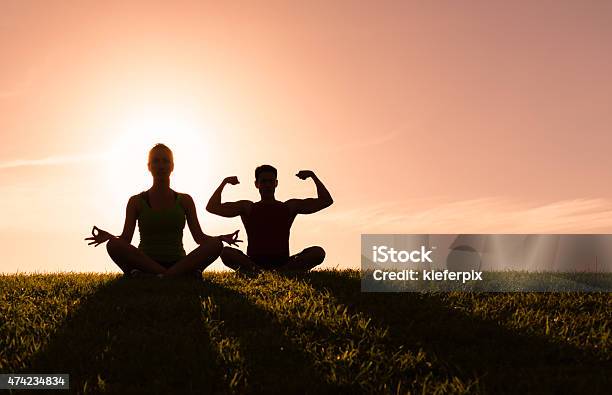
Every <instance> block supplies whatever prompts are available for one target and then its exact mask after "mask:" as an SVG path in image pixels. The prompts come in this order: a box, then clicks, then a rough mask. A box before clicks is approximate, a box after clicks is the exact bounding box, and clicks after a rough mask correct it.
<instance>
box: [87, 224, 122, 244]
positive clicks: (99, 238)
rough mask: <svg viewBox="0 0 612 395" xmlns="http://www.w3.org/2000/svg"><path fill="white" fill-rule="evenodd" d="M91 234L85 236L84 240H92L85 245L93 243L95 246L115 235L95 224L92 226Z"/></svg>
mask: <svg viewBox="0 0 612 395" xmlns="http://www.w3.org/2000/svg"><path fill="white" fill-rule="evenodd" d="M91 235H92V236H93V237H87V238H85V240H93V241H92V242H91V243H87V245H92V244H95V247H97V246H99V245H100V244H102V243H104V242H105V241H108V240H110V239H112V238H113V237H115V236H113V235H111V234H110V233H108V232H107V231H105V230H102V229H100V228H98V227H97V226H94V227H93V228H92V229H91Z"/></svg>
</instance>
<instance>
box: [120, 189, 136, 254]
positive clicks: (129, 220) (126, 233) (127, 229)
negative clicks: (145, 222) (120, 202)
mask: <svg viewBox="0 0 612 395" xmlns="http://www.w3.org/2000/svg"><path fill="white" fill-rule="evenodd" d="M137 218H138V195H135V196H132V197H131V198H130V200H128V203H127V206H126V208H125V222H124V224H123V231H122V232H121V235H119V238H120V239H122V240H125V241H126V242H128V243H131V242H132V237H134V229H135V228H136V219H137Z"/></svg>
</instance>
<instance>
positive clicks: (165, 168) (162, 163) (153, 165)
mask: <svg viewBox="0 0 612 395" xmlns="http://www.w3.org/2000/svg"><path fill="white" fill-rule="evenodd" d="M147 166H148V168H149V171H150V172H151V174H152V175H153V177H169V176H170V173H172V170H174V158H173V156H172V150H171V149H170V148H168V146H167V145H165V144H161V143H159V144H155V146H153V148H151V150H150V151H149V161H148V163H147Z"/></svg>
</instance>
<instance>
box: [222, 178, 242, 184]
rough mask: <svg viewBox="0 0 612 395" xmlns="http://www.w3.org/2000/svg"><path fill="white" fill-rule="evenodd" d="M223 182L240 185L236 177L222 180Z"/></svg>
mask: <svg viewBox="0 0 612 395" xmlns="http://www.w3.org/2000/svg"><path fill="white" fill-rule="evenodd" d="M223 182H224V183H226V184H232V185H236V184H240V181H238V177H236V176H232V177H227V178H226V179H225V180H223Z"/></svg>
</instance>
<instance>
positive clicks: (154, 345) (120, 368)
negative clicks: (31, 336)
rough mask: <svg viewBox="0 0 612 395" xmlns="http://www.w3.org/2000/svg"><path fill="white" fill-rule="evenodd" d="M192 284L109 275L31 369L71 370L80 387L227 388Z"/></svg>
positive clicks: (137, 389)
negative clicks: (219, 377) (111, 277)
mask: <svg viewBox="0 0 612 395" xmlns="http://www.w3.org/2000/svg"><path fill="white" fill-rule="evenodd" d="M183 281H184V280H183ZM184 285H185V284H184V283H182V284H181V281H173V280H170V281H159V280H158V279H123V278H118V279H114V280H111V281H109V282H108V283H106V284H105V285H104V286H101V287H100V289H99V290H98V291H97V292H95V293H93V294H92V295H90V296H88V297H87V298H84V299H82V300H81V302H80V306H78V307H76V309H75V311H74V312H73V313H71V314H69V316H68V318H67V319H66V320H65V322H64V323H63V324H62V326H61V327H60V328H58V330H57V331H56V332H55V333H54V334H53V335H52V336H51V338H50V340H49V342H48V343H47V344H46V346H44V347H43V348H42V349H41V350H40V351H39V352H38V353H36V354H35V355H33V356H32V358H31V363H30V364H29V367H28V368H27V369H26V370H25V372H32V373H41V372H44V373H69V374H70V388H71V392H72V393H77V392H78V393H82V392H105V391H108V392H113V393H130V392H146V393H210V392H218V391H221V389H219V388H218V385H219V384H218V380H215V377H216V376H217V370H218V367H217V366H216V365H215V362H214V361H215V359H216V358H215V353H214V351H213V350H212V348H211V344H210V339H209V337H208V334H207V332H206V331H205V330H204V329H203V326H202V320H201V316H202V315H201V308H202V307H201V302H200V290H199V289H198V287H189V286H184Z"/></svg>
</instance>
